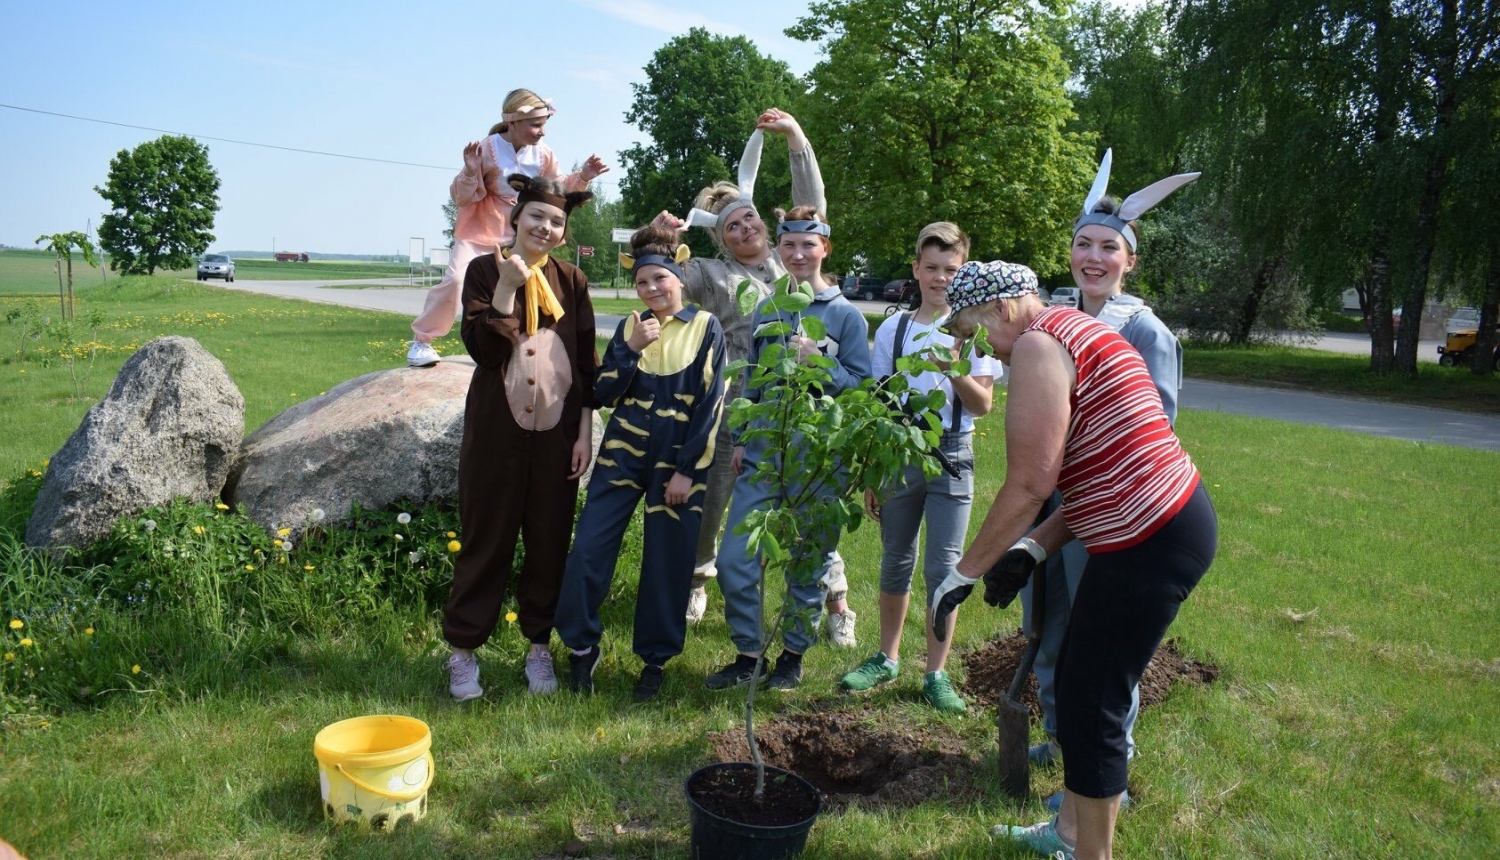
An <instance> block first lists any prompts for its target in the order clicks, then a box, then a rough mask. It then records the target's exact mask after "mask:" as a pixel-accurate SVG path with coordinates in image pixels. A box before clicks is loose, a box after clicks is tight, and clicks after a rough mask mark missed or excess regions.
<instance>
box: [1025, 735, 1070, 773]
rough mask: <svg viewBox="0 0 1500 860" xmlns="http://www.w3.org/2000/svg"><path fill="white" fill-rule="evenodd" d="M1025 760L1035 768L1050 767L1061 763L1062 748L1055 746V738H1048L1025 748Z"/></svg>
mask: <svg viewBox="0 0 1500 860" xmlns="http://www.w3.org/2000/svg"><path fill="white" fill-rule="evenodd" d="M1026 758H1027V759H1028V760H1029V761H1030V762H1031V764H1032V765H1033V766H1035V767H1052V766H1053V765H1055V764H1057V763H1058V762H1060V761H1062V747H1060V746H1058V745H1057V738H1048V739H1047V740H1046V741H1045V742H1043V743H1039V744H1033V745H1032V746H1030V747H1029V748H1027V750H1026Z"/></svg>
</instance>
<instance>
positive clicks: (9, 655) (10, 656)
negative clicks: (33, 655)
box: [5, 651, 16, 663]
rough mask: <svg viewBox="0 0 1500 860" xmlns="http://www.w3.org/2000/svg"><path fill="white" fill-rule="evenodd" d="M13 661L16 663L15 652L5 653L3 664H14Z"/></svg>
mask: <svg viewBox="0 0 1500 860" xmlns="http://www.w3.org/2000/svg"><path fill="white" fill-rule="evenodd" d="M15 661H16V652H14V651H6V652H5V662H7V663H14V662H15Z"/></svg>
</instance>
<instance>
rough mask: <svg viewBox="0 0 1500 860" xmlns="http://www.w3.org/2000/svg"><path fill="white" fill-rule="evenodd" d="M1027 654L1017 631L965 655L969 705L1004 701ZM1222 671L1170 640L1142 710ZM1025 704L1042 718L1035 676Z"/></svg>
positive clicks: (1149, 679) (1155, 665)
mask: <svg viewBox="0 0 1500 860" xmlns="http://www.w3.org/2000/svg"><path fill="white" fill-rule="evenodd" d="M1025 651H1026V637H1025V636H1022V635H1021V634H1020V633H1019V632H1017V633H1014V634H1012V635H1010V636H1007V637H1006V638H1004V639H996V640H993V641H990V642H987V643H985V644H984V645H982V646H980V647H978V648H976V649H974V650H973V651H971V652H969V653H968V654H967V655H965V657H964V682H963V684H962V685H961V686H960V689H961V690H962V692H963V694H964V697H965V698H966V699H968V700H969V703H970V704H972V705H987V706H991V707H993V706H994V705H995V704H997V703H998V702H999V701H1000V700H1001V699H1002V698H1004V697H1005V694H1006V692H1007V691H1009V689H1010V681H1011V678H1012V677H1014V676H1015V674H1016V667H1017V666H1020V665H1021V655H1022V654H1024V653H1025ZM1219 671H1220V670H1219V667H1218V666H1215V665H1213V664H1212V663H1200V662H1198V661H1197V660H1191V659H1189V658H1187V657H1184V656H1182V652H1180V651H1178V650H1177V641H1176V640H1175V639H1168V640H1167V641H1165V642H1163V643H1161V647H1160V648H1158V649H1156V656H1155V657H1152V658H1151V664H1150V665H1148V666H1147V667H1146V674H1145V675H1143V676H1141V707H1142V708H1145V707H1149V706H1151V705H1155V704H1157V703H1158V702H1161V701H1162V700H1163V699H1165V698H1166V697H1167V693H1168V692H1169V691H1170V690H1171V689H1172V685H1173V684H1176V683H1177V682H1179V681H1181V682H1184V683H1188V684H1212V683H1213V682H1214V681H1217V680H1218V679H1219ZM1021 702H1022V703H1023V704H1025V705H1026V706H1027V707H1028V708H1030V709H1031V717H1032V719H1035V720H1040V719H1041V718H1042V709H1041V706H1040V705H1038V704H1037V700H1036V677H1035V676H1032V677H1030V678H1027V679H1026V685H1025V686H1024V687H1023V688H1022V689H1021Z"/></svg>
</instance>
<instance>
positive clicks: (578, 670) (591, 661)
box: [568, 645, 599, 695]
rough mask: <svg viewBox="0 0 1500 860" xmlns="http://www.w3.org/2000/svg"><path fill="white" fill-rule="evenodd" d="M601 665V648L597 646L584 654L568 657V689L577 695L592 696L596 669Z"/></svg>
mask: <svg viewBox="0 0 1500 860" xmlns="http://www.w3.org/2000/svg"><path fill="white" fill-rule="evenodd" d="M598 665H599V646H598V645H595V646H593V647H591V648H589V650H588V651H585V652H584V653H582V654H569V655H568V688H569V689H571V690H572V691H573V692H575V693H586V694H590V695H592V694H593V692H594V669H595V667H597V666H598Z"/></svg>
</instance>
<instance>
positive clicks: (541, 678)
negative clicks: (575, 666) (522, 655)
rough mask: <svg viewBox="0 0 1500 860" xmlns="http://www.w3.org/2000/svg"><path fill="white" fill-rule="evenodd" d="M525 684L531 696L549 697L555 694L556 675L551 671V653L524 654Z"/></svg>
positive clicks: (534, 652)
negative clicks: (528, 687) (528, 686)
mask: <svg viewBox="0 0 1500 860" xmlns="http://www.w3.org/2000/svg"><path fill="white" fill-rule="evenodd" d="M526 683H527V684H528V685H530V687H531V695H533V696H550V695H552V694H553V693H556V692H557V673H556V672H554V671H553V670H552V652H551V651H536V650H533V651H530V652H528V653H527V654H526Z"/></svg>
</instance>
